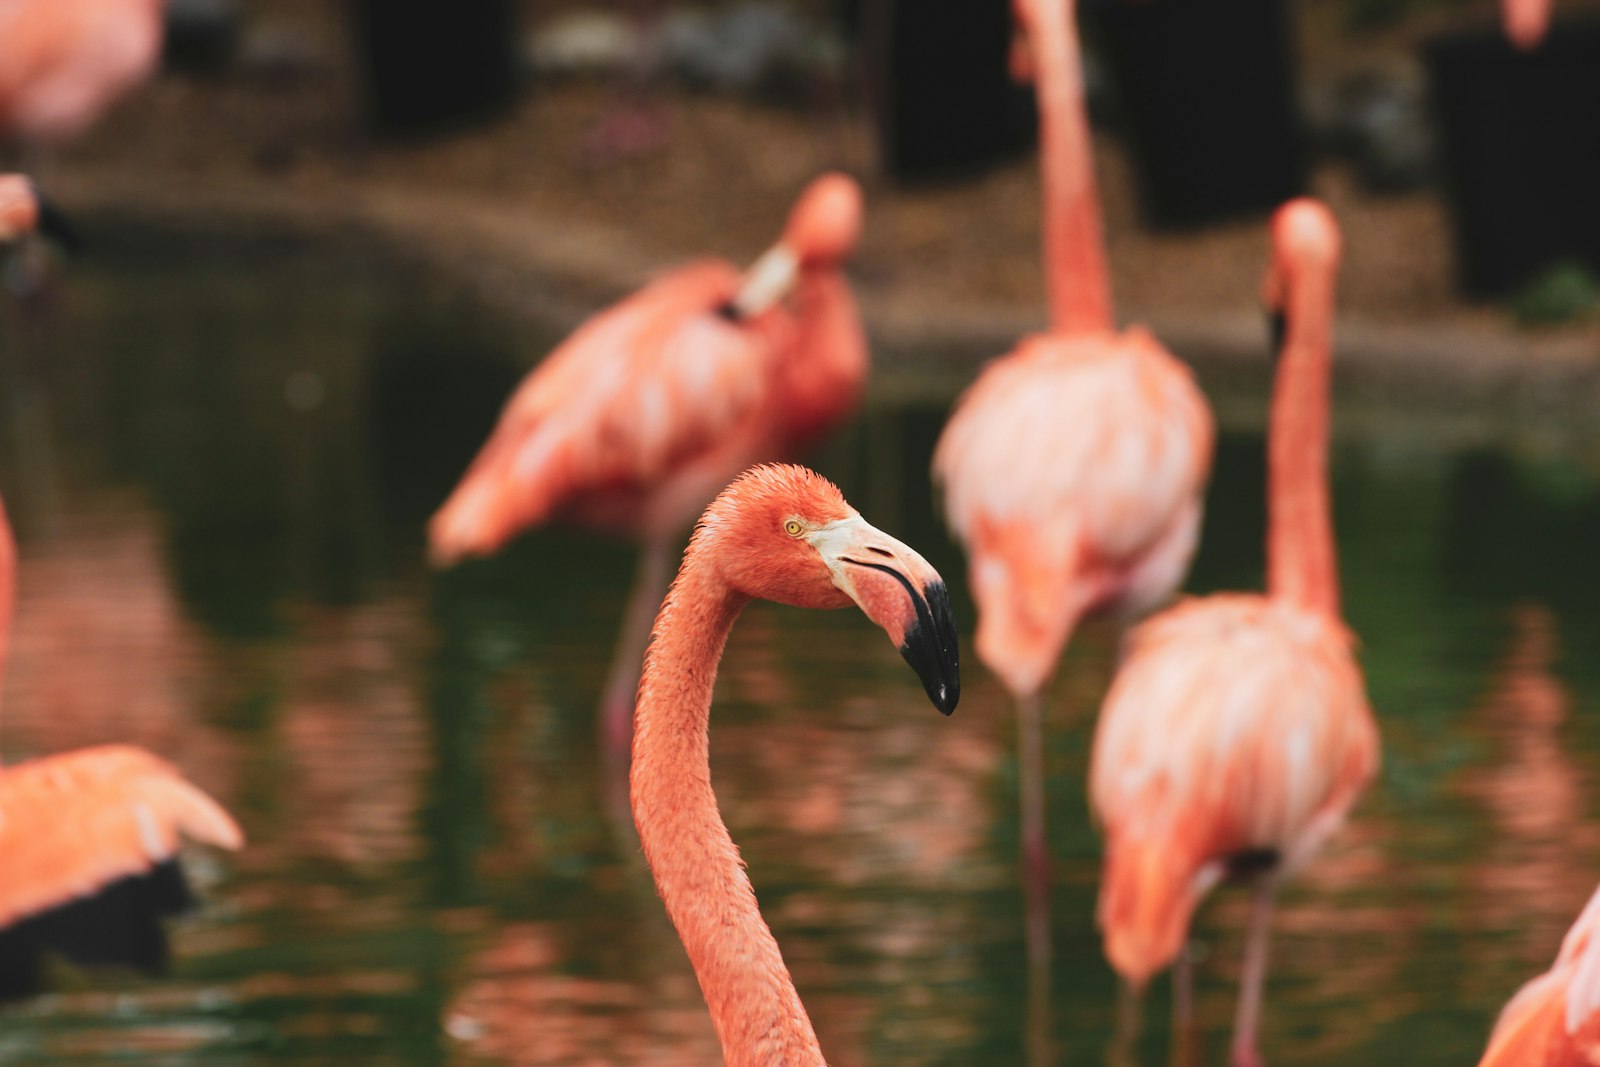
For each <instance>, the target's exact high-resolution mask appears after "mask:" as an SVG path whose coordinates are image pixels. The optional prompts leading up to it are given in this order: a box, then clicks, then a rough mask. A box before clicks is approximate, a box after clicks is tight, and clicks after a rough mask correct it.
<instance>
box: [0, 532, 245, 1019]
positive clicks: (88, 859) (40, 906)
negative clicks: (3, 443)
mask: <svg viewBox="0 0 1600 1067" xmlns="http://www.w3.org/2000/svg"><path fill="white" fill-rule="evenodd" d="M15 593H16V543H15V541H14V540H13V538H12V536H11V527H10V524H9V522H7V520H6V518H5V512H4V508H3V507H0V662H3V658H4V655H5V652H6V651H7V650H8V649H9V645H10V626H11V610H12V605H13V603H14V602H15ZM185 837H187V838H190V839H192V840H195V841H199V842H202V843H205V844H209V845H215V846H217V847H219V848H230V849H234V848H238V847H239V846H240V845H241V844H242V843H243V840H244V838H243V835H242V834H240V832H239V827H238V826H237V825H236V824H235V823H234V821H233V819H232V818H230V817H229V815H228V813H227V812H225V811H223V810H222V808H221V807H219V806H218V805H217V804H216V802H215V801H213V800H212V799H211V798H210V797H208V796H206V795H205V794H204V793H203V792H201V791H200V790H199V789H197V788H195V787H194V786H193V785H191V784H189V783H188V782H186V781H185V780H184V779H183V778H182V777H181V776H180V775H179V774H178V772H177V771H176V770H174V769H173V768H172V767H171V766H170V765H169V764H167V763H166V762H164V761H162V760H160V759H158V758H156V757H155V756H152V755H151V754H150V753H148V752H145V751H144V750H142V749H138V748H133V747H131V746H128V745H102V746H99V747H95V748H86V749H79V750H78V751H75V752H68V753H65V754H62V755H58V756H50V757H46V758H41V759H35V760H29V761H27V762H24V763H19V764H16V765H15V766H11V767H6V768H4V769H3V770H0V856H4V857H5V864H6V875H5V878H4V879H3V880H0V999H3V998H5V997H16V996H25V995H28V994H30V993H33V992H37V991H38V988H39V985H40V982H41V977H42V976H41V973H40V965H41V962H42V960H41V956H42V953H44V952H45V951H47V950H53V951H57V952H60V953H62V954H63V955H65V956H67V957H68V958H71V959H74V960H77V961H78V962H80V963H87V964H95V963H121V964H129V965H133V966H137V967H141V968H144V969H146V970H152V969H155V968H157V967H159V966H160V965H161V964H163V963H164V962H165V959H166V951H167V949H166V940H165V937H164V936H163V934H162V932H161V927H160V925H159V920H160V917H161V916H162V915H165V914H170V913H172V912H174V911H176V910H179V909H180V908H182V907H183V906H184V905H185V904H187V903H188V900H189V896H188V890H187V887H186V886H185V884H184V881H183V876H182V873H181V871H180V870H179V868H178V866H177V861H176V856H177V852H178V849H179V846H180V845H181V843H182V839H183V838H185Z"/></svg>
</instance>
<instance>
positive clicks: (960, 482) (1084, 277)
mask: <svg viewBox="0 0 1600 1067" xmlns="http://www.w3.org/2000/svg"><path fill="white" fill-rule="evenodd" d="M1016 15H1017V18H1018V21H1019V23H1020V25H1021V27H1022V30H1023V32H1024V33H1025V34H1026V36H1027V41H1028V44H1029V46H1030V48H1031V59H1030V61H1029V62H1028V63H1022V62H1021V61H1020V60H1018V59H1016V58H1015V56H1014V61H1013V66H1014V67H1021V68H1023V69H1025V70H1026V71H1028V72H1030V73H1033V74H1036V76H1037V85H1038V96H1039V117H1040V123H1039V138H1040V153H1039V155H1040V163H1041V166H1042V169H1043V192H1044V208H1043V210H1044V226H1043V230H1044V271H1045V281H1046V284H1047V287H1048V290H1049V298H1050V330H1049V332H1047V333H1044V334H1038V335H1034V336H1031V337H1026V338H1024V339H1023V340H1022V342H1021V344H1019V345H1018V346H1017V347H1016V349H1014V350H1013V351H1012V352H1011V353H1010V354H1008V355H1006V356H1003V357H1002V358H1000V359H998V360H995V361H994V362H993V363H991V364H989V366H988V367H987V368H985V369H984V371H983V373H982V374H981V375H980V376H979V378H978V380H977V381H976V382H974V383H973V385H972V387H971V388H970V389H968V390H967V393H966V395H965V396H963V397H962V398H961V400H960V402H959V404H958V405H957V407H956V410H955V413H954V414H953V415H952V416H951V418H950V422H949V425H948V426H946V427H945V431H944V434H943V436H942V437H941V438H940V440H939V445H938V448H937V450H936V452H935V453H934V458H933V474H934V479H935V481H937V482H941V483H943V486H944V497H945V515H946V517H947V519H948V521H949V523H950V526H951V528H952V529H954V531H955V532H956V535H957V536H958V537H960V538H961V540H962V541H963V542H965V544H966V545H967V548H968V550H969V552H970V553H971V558H972V562H971V568H970V571H969V580H970V582H971V584H972V593H973V596H974V598H975V599H976V601H977V605H978V634H977V649H978V657H979V658H980V659H982V660H983V662H984V663H985V664H987V665H988V666H989V668H990V669H991V670H993V671H994V672H995V673H996V674H998V675H999V676H1000V679H1001V681H1002V682H1003V683H1004V684H1005V686H1006V688H1007V690H1009V691H1010V693H1011V695H1012V697H1013V698H1014V699H1015V700H1016V702H1017V707H1018V713H1019V722H1018V733H1019V737H1020V749H1021V754H1020V764H1021V767H1020V772H1021V779H1022V799H1021V803H1022V821H1023V849H1024V868H1025V872H1026V873H1025V881H1026V884H1027V887H1028V888H1027V893H1028V902H1027V914H1028V925H1029V935H1028V945H1029V954H1030V967H1031V969H1032V971H1033V973H1034V976H1035V978H1036V979H1037V981H1035V982H1034V983H1032V987H1033V988H1034V989H1035V990H1038V992H1037V993H1036V996H1044V995H1046V994H1045V992H1044V987H1045V985H1046V981H1047V974H1048V964H1049V915H1048V908H1047V905H1046V894H1047V892H1048V881H1049V876H1048V869H1047V863H1046V856H1045V829H1044V769H1043V756H1042V740H1041V737H1040V729H1041V723H1040V716H1041V707H1040V694H1041V692H1042V690H1043V688H1044V686H1045V685H1046V683H1047V682H1048V681H1049V679H1050V675H1051V673H1052V672H1053V671H1054V669H1055V665H1056V662H1057V661H1058V660H1059V659H1060V657H1061V652H1062V650H1063V649H1064V648H1065V647H1066V644H1067V641H1068V639H1069V638H1070V636H1071V634H1072V631H1073V628H1074V627H1075V626H1076V625H1077V623H1078V620H1079V619H1081V618H1082V617H1083V616H1085V615H1087V614H1090V613H1092V612H1097V611H1111V612H1115V613H1117V614H1119V615H1121V616H1123V617H1124V618H1133V617H1136V616H1138V615H1142V614H1144V613H1145V612H1147V611H1149V610H1151V609H1152V608H1154V607H1156V606H1158V605H1159V604H1161V603H1162V602H1163V601H1165V600H1166V599H1167V598H1169V597H1170V596H1171V595H1172V593H1173V591H1174V590H1175V589H1176V588H1177V586H1178V585H1179V583H1181V582H1182V580H1183V576H1184V573H1185V571H1187V569H1188V566H1189V558H1190V556H1191V555H1193V553H1194V547H1195V540H1196V537H1197V536H1198V532H1199V527H1200V510H1201V494H1202V492H1203V490H1204V487H1205V481H1206V477H1207V474H1208V472H1209V471H1210V467H1211V449H1212V439H1213V436H1214V430H1213V426H1212V418H1211V411H1210V408H1209V407H1208V406H1207V405H1206V401H1205V398H1204V397H1203V396H1202V395H1201V393H1200V390H1199V388H1198V387H1197V386H1196V385H1195V383H1194V379H1193V377H1192V376H1191V375H1190V373H1189V370H1188V368H1187V367H1186V366H1184V364H1183V363H1181V362H1180V361H1179V360H1177V359H1176V358H1174V357H1173V356H1172V355H1171V354H1170V353H1169V352H1168V351H1167V350H1166V349H1165V348H1163V347H1162V346H1161V344H1160V343H1159V342H1158V341H1156V339H1155V338H1154V337H1152V336H1151V335H1150V334H1149V333H1148V332H1147V331H1145V330H1144V329H1142V328H1140V327H1133V328H1130V329H1128V330H1124V331H1121V332H1119V331H1117V330H1116V329H1115V328H1114V326H1113V324H1112V310H1111V294H1110V280H1109V278H1108V277H1107V270H1106V262H1105V248H1104V246H1103V242H1102V240H1101V226H1100V211H1099V203H1098V199H1097V196H1096V192H1095V184H1094V170H1093V163H1092V158H1091V155H1090V141H1089V123H1088V118H1087V115H1086V114H1085V110H1084V102H1083V84H1082V82H1083V79H1082V71H1081V66H1080V59H1079V52H1078V41H1077V28H1076V25H1075V22H1074V5H1073V2H1072V0H1016Z"/></svg>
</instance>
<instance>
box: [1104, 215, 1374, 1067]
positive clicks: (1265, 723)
mask: <svg viewBox="0 0 1600 1067" xmlns="http://www.w3.org/2000/svg"><path fill="white" fill-rule="evenodd" d="M1272 235H1273V258H1272V263H1271V266H1270V267H1269V269H1268V272H1267V281H1266V286H1265V292H1266V296H1267V300H1268V303H1269V305H1270V306H1271V307H1272V308H1274V309H1275V310H1278V311H1280V312H1281V313H1282V314H1283V315H1284V322H1285V326H1286V328H1287V334H1286V337H1285V340H1284V344H1283V350H1282V354H1281V357H1280V362H1279V364H1278V371H1277V380H1276V384H1275V389H1274V393H1273V398H1272V413H1271V422H1270V427H1269V434H1268V448H1269V457H1268V458H1269V480H1268V499H1267V503H1268V529H1267V593H1266V595H1265V596H1261V595H1255V594H1244V593H1225V594H1218V595H1215V596H1209V597H1204V598H1201V599H1194V600H1188V601H1185V602H1183V603H1180V604H1178V605H1177V606H1175V607H1173V608H1170V609H1168V610H1167V611H1164V612H1162V613H1161V614H1160V615H1157V616H1156V617H1154V618H1152V619H1150V620H1148V621H1147V622H1145V623H1144V624H1143V625H1141V626H1140V627H1139V628H1138V629H1137V630H1135V631H1134V632H1133V633H1132V634H1131V635H1130V639H1129V642H1128V647H1127V656H1126V659H1125V660H1124V661H1123V664H1122V667H1121V669H1120V670H1119V671H1118V672H1117V676H1116V679H1115V680H1114V681H1113V683H1112V686H1111V690H1110V692H1109V693H1108V694H1107V695H1106V700H1105V706H1104V708H1103V709H1102V710H1101V713H1100V721H1099V724H1098V727H1097V729H1096V731H1095V738H1094V747H1093V751H1092V754H1091V757H1090V765H1089V797H1090V803H1091V806H1092V807H1093V809H1094V814H1095V818H1096V820H1097V821H1098V822H1099V824H1100V826H1101V827H1102V828H1103V831H1104V834H1105V838H1106V859H1105V877H1104V881H1103V882H1102V885H1101V890H1100V905H1099V921H1100V926H1101V929H1102V932H1103V934H1104V937H1105V948H1106V955H1107V956H1108V957H1109V958H1110V960H1111V964H1112V966H1113V967H1115V968H1116V970H1117V972H1118V973H1119V974H1121V975H1122V977H1123V978H1124V979H1125V980H1126V982H1127V983H1128V985H1129V986H1130V987H1131V988H1132V989H1133V990H1138V989H1140V988H1142V987H1143V986H1144V984H1145V983H1146V982H1148V981H1149V979H1150V978H1151V976H1152V975H1154V974H1155V973H1156V971H1158V970H1160V969H1161V968H1163V967H1165V966H1167V965H1168V964H1170V963H1172V962H1173V961H1174V959H1176V958H1177V957H1178V956H1179V953H1180V951H1181V949H1182V947H1183V943H1184V939H1185V937H1186V935H1187V932H1188V927H1189V919H1190V916H1191V915H1192V913H1193V911H1194V909H1195V907H1196V906H1197V905H1198V904H1199V902H1200V899H1201V898H1202V897H1203V896H1204V895H1205V894H1206V892H1207V891H1208V890H1210V889H1211V887H1212V886H1214V885H1216V884H1217V883H1218V882H1219V881H1221V880H1222V879H1224V878H1226V877H1230V876H1232V877H1238V878H1243V879H1248V880H1250V881H1252V882H1253V883H1254V885H1255V900H1254V905H1253V907H1252V910H1251V913H1250V929H1249V933H1248V939H1247V942H1246V945H1247V947H1246V952H1245V965H1244V973H1243V977H1242V979H1241V990H1240V996H1239V1011H1238V1019H1237V1024H1236V1027H1235V1030H1234V1038H1233V1063H1234V1064H1235V1067H1252V1065H1256V1064H1259V1063H1260V1062H1261V1058H1260V1054H1259V1052H1258V1051H1257V1042H1256V1023H1257V1019H1258V1016H1259V1014H1260V1002H1261V987H1262V982H1263V979H1264V977H1265V973H1266V962H1267V927H1268V923H1269V921H1270V918H1271V912H1272V900H1273V892H1274V890H1275V889H1276V887H1277V885H1278V883H1279V882H1281V881H1282V880H1283V879H1284V878H1286V877H1288V876H1289V875H1290V874H1291V873H1293V872H1294V870H1295V869H1296V868H1298V867H1299V866H1300V865H1301V864H1302V863H1304V862H1305V861H1306V859H1307V858H1308V857H1309V856H1310V855H1311V854H1312V853H1313V852H1314V851H1315V849H1316V848H1317V847H1318V845H1320V844H1321V843H1322V841H1323V840H1324V839H1325V838H1326V837H1327V836H1328V835H1329V834H1330V833H1332V832H1333V831H1334V830H1335V829H1336V828H1337V827H1338V826H1339V824H1340V823H1341V822H1342V821H1343V819H1344V817H1345V813H1346V812H1347V811H1349V809H1350V806H1351V805H1352V804H1354V803H1355V801H1356V798H1357V797H1359V796H1360V794H1361V792H1362V791H1363V790H1364V789H1365V788H1366V786H1367V783H1368V782H1370V781H1371V780H1372V777H1373V775H1374V773H1376V771H1377V767H1378V731H1377V726H1376V724H1375V722H1374V720H1373V717H1372V711H1371V709H1370V708H1369V707H1368V705H1367V698H1366V691H1365V685H1364V683H1363V681H1362V677H1361V670H1360V668H1359V667H1358V666H1357V665H1356V661H1355V656H1354V654H1353V650H1352V644H1353V640H1352V638H1351V636H1350V634H1349V632H1348V631H1347V630H1346V629H1345V627H1344V624H1343V622H1341V620H1340V614H1339V584H1338V575H1337V572H1336V564H1335V556H1334V540H1333V524H1332V519H1331V516H1330V514H1329V499H1328V480H1327V450H1328V389H1329V371H1330V366H1329V364H1330V360H1331V343H1332V321H1333V304H1334V275H1335V272H1336V270H1337V266H1338V259H1339V231H1338V228H1337V226H1336V224H1335V223H1334V220H1333V216H1332V214H1331V213H1330V212H1329V211H1328V210H1327V208H1325V207H1324V206H1323V205H1321V204H1320V203H1318V202H1316V201H1312V200H1295V201H1291V202H1289V203H1288V204H1286V205H1284V206H1283V207H1281V208H1280V209H1279V210H1278V212H1277V214H1276V215H1275V216H1274V217H1273V221H1272ZM1187 982H1188V973H1187V967H1186V966H1185V967H1182V968H1180V973H1179V988H1178V992H1177V994H1176V995H1175V997H1174V1001H1175V1003H1176V1004H1177V1005H1178V1006H1179V1010H1180V1013H1186V1011H1187V1004H1188V989H1187ZM1188 1022H1189V1020H1188V1019H1187V1018H1183V1017H1180V1024H1181V1025H1180V1030H1179V1032H1180V1034H1182V1033H1183V1032H1184V1030H1186V1029H1187V1026H1188Z"/></svg>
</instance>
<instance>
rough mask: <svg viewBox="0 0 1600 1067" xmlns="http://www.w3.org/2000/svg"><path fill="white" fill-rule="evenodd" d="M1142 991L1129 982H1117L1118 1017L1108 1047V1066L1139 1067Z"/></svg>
mask: <svg viewBox="0 0 1600 1067" xmlns="http://www.w3.org/2000/svg"><path fill="white" fill-rule="evenodd" d="M1141 999H1142V997H1141V993H1140V991H1139V990H1138V989H1136V988H1135V987H1134V986H1133V985H1132V984H1131V983H1129V982H1120V981H1119V982H1118V983H1117V1018H1116V1022H1115V1023H1114V1024H1113V1026H1112V1029H1111V1045H1110V1047H1108V1048H1107V1049H1106V1064H1107V1067H1138V1064H1139V1057H1138V1051H1139V1007H1140V1004H1139V1002H1140V1000H1141Z"/></svg>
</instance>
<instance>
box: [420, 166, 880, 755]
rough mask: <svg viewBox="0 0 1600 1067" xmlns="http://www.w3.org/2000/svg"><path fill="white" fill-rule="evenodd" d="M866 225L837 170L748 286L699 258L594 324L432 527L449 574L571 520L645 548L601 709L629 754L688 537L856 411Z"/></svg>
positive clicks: (539, 371) (501, 431) (615, 744)
mask: <svg viewBox="0 0 1600 1067" xmlns="http://www.w3.org/2000/svg"><path fill="white" fill-rule="evenodd" d="M860 228H861V190H860V187H859V186H858V185H857V184H856V183H855V181H854V180H853V179H851V178H849V177H846V176H845V175H843V174H826V175H823V176H822V177H820V178H817V179H815V180H814V181H813V182H812V183H811V184H810V185H809V186H807V188H806V189H805V191H804V192H803V193H802V194H801V196H800V199H799V201H798V202H797V203H796V204H795V206H794V209H793V211H792V212H791V213H790V215H789V220H788V224H787V226H786V227H785V228H784V232H783V236H782V238H781V239H780V240H779V241H778V243H777V244H776V245H774V246H773V247H772V248H771V249H770V250H769V251H768V252H767V253H766V254H765V255H763V256H762V257H761V258H760V259H759V260H757V261H756V263H755V264H754V265H753V266H752V267H751V268H750V269H749V270H748V271H746V272H744V274H743V275H741V274H740V273H739V272H738V271H737V270H736V269H735V268H734V267H733V266H732V265H731V264H729V263H726V262H724V261H720V260H704V261H700V262H696V263H690V264H687V265H685V266H682V267H679V268H677V269H676V270H673V271H671V272H669V273H667V274H665V275H663V276H662V277H660V278H658V279H656V280H655V281H653V282H651V283H650V284H649V285H647V286H645V288H644V289H642V290H640V291H639V292H638V293H635V294H634V295H632V296H630V297H628V298H627V299H625V300H623V301H622V302H621V303H619V304H616V305H614V306H612V307H610V308H607V309H606V310H605V311H602V312H601V313H599V314H598V315H595V316H594V317H593V318H591V319H590V320H589V321H587V322H585V323H584V324H583V325H582V326H580V327H579V328H578V330H577V331H576V332H575V333H574V334H573V335H572V336H571V337H569V338H568V339H567V340H566V341H565V342H563V343H562V344H561V345H560V346H559V347H558V348H557V349H556V350H555V351H554V352H552V353H551V354H550V355H549V357H548V358H546V359H545V361H544V362H543V363H542V364H540V365H539V367H537V368H536V369H535V370H534V371H533V373H532V374H530V375H529V376H528V377H527V379H526V380H524V381H523V383H522V385H521V386H520V387H519V388H518V390H517V391H516V393H515V394H513V395H512V397H511V399H510V400H509V401H508V402H507V404H506V407H505V410H504V411H503V412H502V414H501V416H500V422H499V425H497V426H496V427H495V430H494V433H493V435H491V436H490V438H489V441H488V443H487V444H485V445H484V446H483V449H482V450H481V451H480V452H479V453H478V457H477V459H475V460H474V461H473V463H472V466H471V468H470V469H469V470H468V471H467V473H466V474H465V475H464V476H463V478H462V479H461V483H460V484H459V485H458V486H457V487H456V489H455V491H454V492H453V493H452V494H451V496H450V499H449V500H447V501H446V502H445V504H444V506H443V507H441V508H440V509H439V511H438V513H437V514H436V515H434V517H433V520H432V523H431V524H430V526H429V537H430V540H431V542H432V546H433V555H434V558H435V560H437V561H438V562H440V563H451V562H454V561H456V560H459V559H461V558H462V557H464V556H470V555H484V554H486V553H490V552H493V551H495V550H496V549H498V548H499V547H500V546H501V545H503V544H504V543H505V542H507V541H509V540H510V539H511V538H512V537H513V536H515V535H516V534H517V533H519V532H521V531H523V530H525V529H527V528H529V527H531V526H535V525H538V524H539V523H542V522H545V521H547V520H549V519H557V518H559V519H567V520H571V521H575V522H578V523H581V524H583V525H586V526H591V527H597V528H600V529H606V530H612V531H617V532H624V533H628V534H631V535H633V536H635V537H637V538H638V539H639V540H640V542H641V554H640V566H639V573H638V576H637V578H636V579H635V581H634V586H633V592H632V593H631V595H630V597H629V602H628V608H627V611H626V614H625V616H624V621H623V624H622V631H621V635H620V637H619V639H618V642H617V649H616V652H615V654H614V656H613V658H612V665H611V670H610V675H609V678H608V681H607V683H606V688H605V693H604V696H603V698H602V700H601V709H602V724H603V727H604V732H605V735H606V737H607V740H608V743H609V747H610V750H611V751H613V752H617V751H626V748H627V741H628V724H629V716H630V715H631V713H632V710H633V701H634V691H635V689H636V688H637V684H638V679H639V662H640V659H641V657H642V656H643V653H644V645H645V641H646V639H647V638H648V636H649V632H650V620H651V619H652V618H653V617H654V615H655V610H656V608H657V607H658V606H659V605H660V603H661V596H662V594H663V593H664V592H665V590H666V584H667V577H668V567H669V565H670V561H671V556H672V551H673V546H674V539H675V538H677V537H678V536H680V535H681V532H682V530H683V529H684V527H686V526H687V525H688V524H689V523H690V522H691V521H693V519H694V517H695V515H697V514H699V511H700V509H701V508H703V507H704V506H705V504H706V502H707V501H708V500H710V499H711V497H712V496H713V495H714V494H715V493H716V492H717V490H718V489H719V488H721V487H722V486H723V485H725V484H726V483H727V482H728V480H729V479H731V478H732V477H733V476H734V475H736V474H738V473H739V472H740V471H742V470H744V469H745V468H746V467H748V466H749V465H751V464H752V463H756V462H759V461H762V460H770V459H779V458H783V457H785V456H787V455H790V454H792V453H794V452H796V451H799V450H802V449H804V448H805V447H806V446H807V445H809V444H810V443H811V442H813V441H815V440H816V439H818V438H819V437H821V436H822V435H823V434H824V433H826V432H827V431H828V430H830V429H832V428H833V427H834V426H835V425H837V424H838V423H839V421H840V420H841V419H843V418H844V417H845V416H846V415H848V414H849V413H850V412H851V411H852V410H854V407H855V404H856V400H857V398H858V396H859V394H860V391H861V385H862V382H863V381H864V379H865V377H866V371H867V345H866V338H865V336H864V334H863V333H862V331H861V323H860V319H859V317H858V316H857V314H856V307H855V301H854V300H853V298H852V297H851V295H850V287H849V283H848V282H847V281H846V280H845V278H844V274H843V272H842V271H841V270H840V265H841V264H842V262H843V260H844V259H845V257H846V256H848V255H849V253H850V251H851V249H852V248H853V247H854V245H855V242H856V236H857V234H858V233H859V232H860ZM786 298H788V299H789V302H790V304H792V308H791V307H790V306H788V305H786V304H785V299H786Z"/></svg>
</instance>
